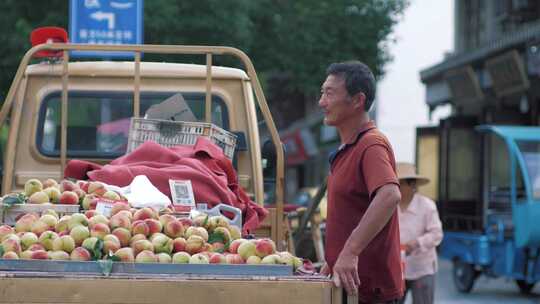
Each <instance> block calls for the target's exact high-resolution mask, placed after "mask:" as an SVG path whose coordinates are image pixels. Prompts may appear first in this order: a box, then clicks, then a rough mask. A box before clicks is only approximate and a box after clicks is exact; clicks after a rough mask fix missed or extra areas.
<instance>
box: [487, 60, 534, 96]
mask: <svg viewBox="0 0 540 304" xmlns="http://www.w3.org/2000/svg"><path fill="white" fill-rule="evenodd" d="M486 69H487V71H488V73H489V75H490V77H491V83H492V85H493V90H494V91H495V95H497V97H501V96H506V95H511V94H514V93H517V92H522V91H524V90H526V89H528V88H529V79H528V77H527V74H526V73H525V66H524V65H523V60H522V59H521V56H520V55H519V53H518V51H516V50H512V51H510V52H508V53H505V54H503V55H500V56H498V57H495V58H492V59H489V60H487V61H486Z"/></svg>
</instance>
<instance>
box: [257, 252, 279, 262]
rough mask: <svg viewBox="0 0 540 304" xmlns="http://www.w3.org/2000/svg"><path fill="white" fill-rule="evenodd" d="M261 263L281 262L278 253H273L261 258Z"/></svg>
mask: <svg viewBox="0 0 540 304" xmlns="http://www.w3.org/2000/svg"><path fill="white" fill-rule="evenodd" d="M261 264H282V260H281V257H280V256H279V255H278V254H275V253H274V254H270V255H267V256H265V257H264V258H262V260H261Z"/></svg>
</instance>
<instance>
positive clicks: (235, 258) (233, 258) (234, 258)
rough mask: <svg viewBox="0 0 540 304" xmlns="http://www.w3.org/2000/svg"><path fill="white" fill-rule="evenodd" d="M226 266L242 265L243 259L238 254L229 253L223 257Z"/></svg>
mask: <svg viewBox="0 0 540 304" xmlns="http://www.w3.org/2000/svg"><path fill="white" fill-rule="evenodd" d="M225 260H226V261H227V264H244V263H245V262H244V259H243V258H242V256H240V255H239V254H234V253H229V254H227V255H225Z"/></svg>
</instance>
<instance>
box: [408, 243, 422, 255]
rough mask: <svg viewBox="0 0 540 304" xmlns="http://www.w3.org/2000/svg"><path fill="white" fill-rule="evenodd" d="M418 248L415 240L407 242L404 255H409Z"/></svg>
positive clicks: (418, 245)
mask: <svg viewBox="0 0 540 304" xmlns="http://www.w3.org/2000/svg"><path fill="white" fill-rule="evenodd" d="M418 248H420V244H419V243H418V241H417V240H416V239H415V240H412V241H410V242H408V243H407V244H405V253H406V254H407V255H409V254H411V253H412V252H414V251H415V250H416V249H418Z"/></svg>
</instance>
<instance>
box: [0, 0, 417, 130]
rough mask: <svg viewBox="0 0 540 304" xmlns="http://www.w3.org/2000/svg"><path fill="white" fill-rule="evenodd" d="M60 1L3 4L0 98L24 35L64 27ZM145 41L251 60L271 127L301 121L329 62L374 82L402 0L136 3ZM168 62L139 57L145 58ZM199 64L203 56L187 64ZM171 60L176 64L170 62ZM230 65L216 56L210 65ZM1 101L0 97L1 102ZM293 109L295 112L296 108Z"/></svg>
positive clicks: (384, 59)
mask: <svg viewBox="0 0 540 304" xmlns="http://www.w3.org/2000/svg"><path fill="white" fill-rule="evenodd" d="M68 5H69V2H68V1H65V0H48V1H16V0H4V1H2V3H1V4H0V8H1V9H3V10H2V11H4V12H8V11H9V12H10V13H9V14H4V16H3V18H1V19H0V25H1V26H2V28H4V29H12V30H11V31H9V32H7V33H6V34H4V35H2V36H0V43H2V48H1V49H0V68H1V72H2V75H1V78H0V92H1V95H0V96H3V97H5V95H6V94H7V91H8V89H9V85H10V83H11V80H12V78H13V76H14V75H15V71H16V69H17V65H18V62H19V61H20V59H21V58H22V56H23V55H24V53H25V51H26V50H27V49H28V48H29V47H30V44H29V41H28V37H29V34H30V32H31V30H32V29H34V28H36V27H39V26H45V25H56V26H62V27H64V28H67V24H68ZM144 5H145V7H144V26H145V27H144V34H145V39H144V41H145V43H149V44H201V45H227V46H233V47H237V48H239V49H242V50H243V51H244V52H246V53H247V54H248V55H249V56H250V57H251V59H252V61H253V63H254V65H255V67H256V69H257V71H258V72H259V74H260V78H261V79H262V80H263V86H264V88H265V91H266V94H267V96H268V100H269V103H270V104H271V107H272V108H273V109H275V110H276V111H278V112H279V113H282V114H283V115H278V117H277V118H276V121H277V123H278V126H281V127H284V126H286V125H287V122H292V121H293V120H295V119H297V118H300V117H302V116H303V115H304V114H305V113H304V110H303V108H304V105H305V104H306V103H310V102H314V99H315V96H316V94H317V92H318V90H319V86H320V84H321V82H322V80H323V79H324V77H325V69H326V67H327V66H328V64H329V63H331V62H335V61H344V60H350V59H359V60H361V61H363V62H365V63H366V64H368V65H369V66H370V67H371V68H372V69H373V71H374V73H375V75H376V77H380V76H381V75H382V74H383V68H384V64H385V63H386V62H388V61H389V60H390V56H389V54H388V51H387V45H388V43H389V42H390V40H389V35H390V33H391V31H392V28H393V26H394V25H395V24H396V22H397V21H398V20H399V17H400V16H401V14H402V13H403V10H404V8H405V7H406V5H407V0H319V1H312V0H257V1H253V0H227V1H221V0H196V1H170V0H152V1H145V2H144ZM170 58H172V57H171V56H162V55H147V54H145V58H144V59H145V60H169V59H170ZM189 60H190V61H194V62H204V57H202V56H199V57H197V58H189ZM173 61H176V60H175V59H174V60H173ZM225 62H226V63H229V62H230V59H220V58H219V57H218V58H216V63H217V64H220V63H225ZM2 99H3V98H2ZM299 108H300V110H298V109H299Z"/></svg>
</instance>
